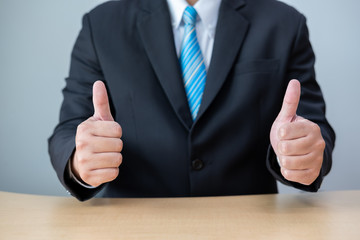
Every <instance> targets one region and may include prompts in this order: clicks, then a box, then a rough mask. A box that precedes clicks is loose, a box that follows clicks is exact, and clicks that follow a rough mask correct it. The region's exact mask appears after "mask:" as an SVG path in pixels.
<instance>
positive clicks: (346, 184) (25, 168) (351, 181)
mask: <svg viewBox="0 0 360 240" xmlns="http://www.w3.org/2000/svg"><path fill="white" fill-rule="evenodd" d="M100 2H104V1H102V0H76V1H74V0H62V1H54V0H32V1H14V0H0V74H1V75H0V76H1V85H0V114H1V115H0V191H11V192H23V193H34V194H49V195H66V193H65V190H64V189H63V187H62V186H61V185H60V183H59V181H58V179H57V177H56V175H55V172H54V170H53V169H52V167H51V164H50V160H49V156H48V153H47V138H48V137H49V136H50V134H51V133H52V131H53V128H54V127H55V125H56V123H57V121H58V115H59V108H60V104H61V100H62V95H61V89H62V88H63V87H64V84H65V82H64V78H65V77H66V76H67V73H68V68H69V61H70V53H71V49H72V47H73V44H74V41H75V39H76V37H77V34H78V32H79V30H80V27H81V18H82V15H83V14H84V13H85V12H86V11H88V10H90V9H91V8H92V7H94V6H95V5H96V4H98V3H100ZM285 2H287V3H289V4H291V5H293V6H295V7H296V8H297V9H298V10H299V11H301V12H302V13H304V15H305V16H306V17H307V19H308V26H309V29H310V37H311V40H312V44H313V47H314V50H315V53H316V55H317V63H316V70H317V78H318V81H319V83H320V86H321V87H322V89H323V92H324V96H325V100H326V102H327V110H328V112H327V116H328V119H329V121H330V123H331V124H332V125H333V127H334V129H335V131H336V133H337V144H336V148H335V152H334V164H333V169H332V171H331V173H330V175H329V176H328V177H327V178H325V181H324V184H323V186H322V189H321V190H322V191H327V190H346V189H360V174H358V171H359V170H360V151H359V150H360V149H359V148H360V145H359V141H358V139H359V136H360V127H359V123H358V121H359V119H360V113H359V112H358V111H356V110H357V109H359V107H358V103H360V94H358V92H359V88H360V81H359V78H358V72H359V69H360V64H359V56H360V27H359V25H360V14H359V10H360V1H358V0H344V1H338V0H336V1H335V0H330V1H327V0H312V1H309V0H287V1H285ZM280 192H282V193H289V192H297V190H294V189H291V188H288V187H284V186H282V185H280Z"/></svg>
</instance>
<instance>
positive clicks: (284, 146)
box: [280, 142, 289, 155]
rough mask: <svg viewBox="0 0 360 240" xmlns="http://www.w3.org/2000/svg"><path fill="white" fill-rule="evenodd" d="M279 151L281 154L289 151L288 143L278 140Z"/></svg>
mask: <svg viewBox="0 0 360 240" xmlns="http://www.w3.org/2000/svg"><path fill="white" fill-rule="evenodd" d="M280 151H281V153H282V154H285V155H286V154H287V153H288V152H289V144H288V143H286V142H280Z"/></svg>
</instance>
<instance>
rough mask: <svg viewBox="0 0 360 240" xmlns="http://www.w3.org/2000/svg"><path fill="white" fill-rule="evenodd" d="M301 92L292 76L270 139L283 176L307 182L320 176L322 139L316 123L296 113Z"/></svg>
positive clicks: (322, 149)
mask: <svg viewBox="0 0 360 240" xmlns="http://www.w3.org/2000/svg"><path fill="white" fill-rule="evenodd" d="M300 92H301V86H300V82H299V81H298V80H291V81H290V82H289V85H288V88H287V90H286V93H285V97H284V101H283V105H282V108H281V111H280V113H279V115H278V116H277V118H276V119H275V121H274V123H273V125H272V127H271V132H270V141H271V145H272V147H273V149H274V151H275V153H276V155H277V157H278V160H279V163H280V167H281V174H282V175H283V176H284V178H285V179H287V180H289V181H293V182H298V183H301V184H304V185H310V184H311V183H313V182H314V181H315V179H316V178H317V177H318V176H319V173H320V169H321V166H322V162H323V154H324V149H325V141H324V139H323V137H322V135H321V131H320V127H319V126H318V125H317V124H315V123H313V122H311V121H309V120H307V119H305V118H303V117H300V116H297V115H296V110H297V107H298V104H299V100H300Z"/></svg>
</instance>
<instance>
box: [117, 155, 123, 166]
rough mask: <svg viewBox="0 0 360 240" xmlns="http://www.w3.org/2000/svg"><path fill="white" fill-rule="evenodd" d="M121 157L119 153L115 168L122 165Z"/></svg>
mask: <svg viewBox="0 0 360 240" xmlns="http://www.w3.org/2000/svg"><path fill="white" fill-rule="evenodd" d="M122 161H123V156H122V154H121V153H119V156H118V160H117V166H118V167H119V166H120V165H121V164H122Z"/></svg>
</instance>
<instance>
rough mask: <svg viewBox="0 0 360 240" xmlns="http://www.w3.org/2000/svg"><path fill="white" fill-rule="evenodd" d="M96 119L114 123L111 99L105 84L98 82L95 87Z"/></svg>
mask: <svg viewBox="0 0 360 240" xmlns="http://www.w3.org/2000/svg"><path fill="white" fill-rule="evenodd" d="M93 105H94V118H95V119H96V120H103V121H114V118H113V117H112V115H111V111H110V105H109V98H108V94H107V91H106V87H105V84H104V83H103V82H102V81H96V82H95V83H94V86H93Z"/></svg>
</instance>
